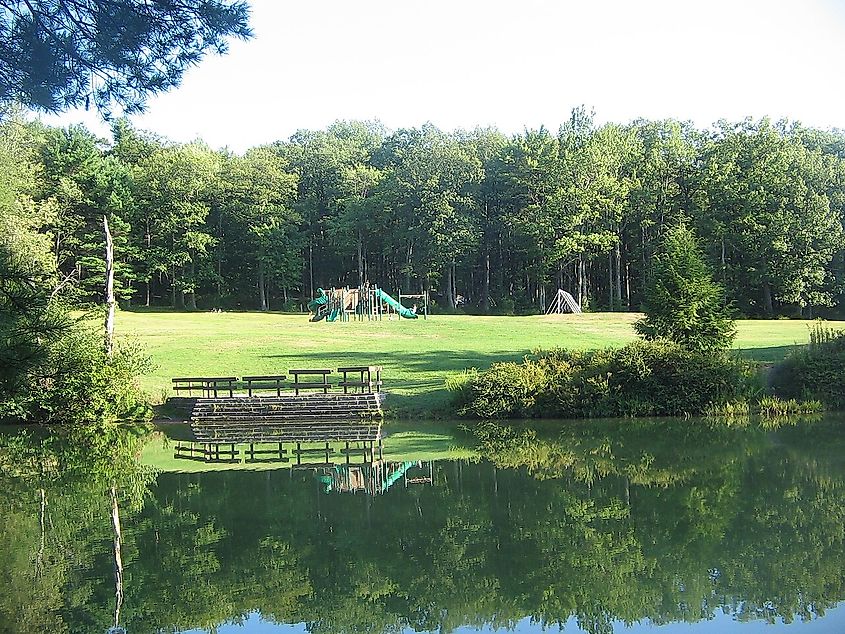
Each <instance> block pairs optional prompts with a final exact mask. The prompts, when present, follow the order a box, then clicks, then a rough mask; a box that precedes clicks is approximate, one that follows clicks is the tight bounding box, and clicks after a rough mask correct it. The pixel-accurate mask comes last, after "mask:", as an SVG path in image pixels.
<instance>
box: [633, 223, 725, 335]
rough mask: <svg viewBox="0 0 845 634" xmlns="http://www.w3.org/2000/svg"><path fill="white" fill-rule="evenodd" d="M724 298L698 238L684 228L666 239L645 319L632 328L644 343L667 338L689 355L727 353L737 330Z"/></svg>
mask: <svg viewBox="0 0 845 634" xmlns="http://www.w3.org/2000/svg"><path fill="white" fill-rule="evenodd" d="M723 297H724V293H723V291H722V287H721V286H720V285H719V284H717V283H716V282H715V281H713V276H712V273H711V271H710V267H709V266H708V265H707V263H706V262H705V261H704V257H703V255H702V253H701V250H700V248H699V246H698V242H697V241H696V237H695V233H694V232H693V231H692V230H691V229H689V228H688V227H687V226H686V225H684V224H683V223H681V224H679V225H676V226H674V227H671V228H670V229H668V230H667V231H666V233H665V235H664V236H663V240H662V241H661V243H660V246H659V248H658V252H657V253H656V254H655V256H654V259H653V261H652V270H651V277H650V279H649V280H648V282H647V284H646V289H645V297H644V302H643V311H644V312H645V317H644V318H642V319H641V320H639V321H638V322H637V323H636V324H635V325H634V326H635V328H636V330H637V333H639V335H640V336H641V337H643V338H645V339H649V340H652V339H668V340H670V341H674V342H676V343H679V344H681V345H682V346H684V347H686V348H689V349H691V350H719V349H724V348H727V347H728V346H729V345H730V343H731V341H733V338H734V335H735V334H736V330H735V328H734V324H733V320H732V319H731V318H730V316H729V315H728V311H727V308H726V306H725V305H724V301H723Z"/></svg>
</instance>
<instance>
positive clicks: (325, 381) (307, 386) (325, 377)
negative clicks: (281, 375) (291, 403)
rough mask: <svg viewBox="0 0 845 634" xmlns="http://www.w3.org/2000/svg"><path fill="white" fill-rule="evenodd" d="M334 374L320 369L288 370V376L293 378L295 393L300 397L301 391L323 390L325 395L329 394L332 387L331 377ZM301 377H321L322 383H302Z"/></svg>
mask: <svg viewBox="0 0 845 634" xmlns="http://www.w3.org/2000/svg"><path fill="white" fill-rule="evenodd" d="M331 373H332V371H331V370H328V369H326V368H318V369H311V370H302V369H300V370H288V374H290V375H292V376H293V391H294V394H296V395H297V396H299V390H314V389H317V390H320V389H321V390H323V394H328V393H329V390H330V389H331V387H332V386H331V385H330V384H329V375H330V374H331ZM301 376H306V377H307V376H319V377H320V378H322V381H300V380H299V377H301Z"/></svg>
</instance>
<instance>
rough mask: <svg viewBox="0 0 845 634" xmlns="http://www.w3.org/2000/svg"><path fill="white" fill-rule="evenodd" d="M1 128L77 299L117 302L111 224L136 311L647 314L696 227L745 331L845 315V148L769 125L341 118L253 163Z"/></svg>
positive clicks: (254, 154)
mask: <svg viewBox="0 0 845 634" xmlns="http://www.w3.org/2000/svg"><path fill="white" fill-rule="evenodd" d="M112 136H113V138H112V140H110V141H104V140H102V139H99V138H97V137H96V136H95V135H94V134H92V133H91V132H90V131H88V130H86V129H85V128H83V127H78V126H74V127H70V128H67V129H60V128H52V127H47V126H44V125H42V124H39V123H31V122H25V121H23V120H21V119H19V118H18V119H16V118H15V117H6V120H5V122H3V123H0V141H2V143H3V145H4V146H5V150H6V151H3V152H0V160H2V161H3V162H5V163H6V164H5V165H0V175H2V176H3V178H2V179H0V189H2V190H3V191H2V192H0V195H2V196H5V197H6V203H4V204H7V207H9V206H15V208H16V209H17V210H18V213H19V214H22V215H21V216H20V217H22V218H23V217H25V219H26V225H27V226H28V227H29V228H30V229H31V231H32V232H33V233H34V234H37V235H39V236H42V238H44V239H45V240H47V241H49V245H50V246H49V251H50V257H52V258H54V259H55V261H56V262H57V263H58V269H59V272H60V276H59V279H60V280H61V281H62V283H65V284H67V285H68V287H73V289H74V290H73V293H74V298H75V301H78V302H80V303H99V302H101V301H102V288H103V275H104V265H103V252H104V242H105V238H104V236H103V235H102V216H103V215H104V214H105V215H107V216H108V217H109V222H110V224H111V227H112V233H113V234H114V241H115V259H116V292H117V294H118V298H119V299H120V301H121V302H122V304H123V305H124V307H126V306H171V307H173V308H177V309H196V308H200V309H208V308H215V307H220V308H232V309H235V308H240V309H260V310H268V309H273V310H279V309H284V310H291V309H298V308H301V307H302V305H303V303H304V302H305V301H306V300H307V299H308V298H310V296H311V295H312V294H313V292H314V291H315V289H316V288H317V287H327V286H332V285H351V286H356V285H358V284H359V283H365V282H370V283H375V284H379V285H381V286H383V287H384V288H386V289H393V290H402V291H403V292H408V293H410V292H419V291H421V290H424V289H425V290H428V291H430V292H431V294H432V297H433V299H434V302H435V303H436V304H437V305H439V306H440V307H441V308H443V309H455V308H459V307H463V308H464V309H466V310H473V311H479V312H502V313H509V312H513V311H526V312H531V311H538V310H541V309H542V308H544V307H545V306H546V305H547V303H548V302H549V301H551V299H552V298H553V296H554V293H555V291H556V290H557V289H558V288H563V289H565V290H568V291H570V292H571V293H572V295H573V296H574V297H575V298H576V300H577V301H579V302H580V303H581V304H582V306H584V307H585V308H588V309H594V310H639V309H640V307H641V305H642V303H643V301H644V292H645V289H646V285H647V281H648V277H649V275H650V269H651V262H652V257H653V255H654V254H655V252H656V250H657V248H658V245H659V244H660V240H661V238H662V236H663V234H664V232H665V231H666V230H667V228H669V227H673V226H676V225H678V224H680V223H684V224H686V225H687V226H689V227H691V228H693V229H694V230H695V232H696V234H697V235H698V237H699V240H700V246H701V248H702V250H703V252H704V254H705V256H706V258H707V259H708V260H709V264H710V265H711V266H712V268H713V270H714V272H715V277H716V279H717V281H719V282H720V283H721V284H722V286H723V287H724V294H725V297H724V300H725V302H726V303H728V304H730V305H731V306H732V307H733V309H734V311H735V313H736V314H738V315H747V316H775V315H787V316H798V315H800V316H804V317H811V316H816V315H818V314H828V315H833V314H841V311H842V308H843V302H845V297H843V281H845V258H844V257H843V256H845V250H843V244H845V240H843V235H844V234H845V229H843V223H844V222H845V134H843V133H842V132H840V131H826V130H819V129H813V128H807V127H804V126H801V125H799V124H797V123H789V122H786V121H779V122H772V121H770V120H768V119H762V120H759V121H754V120H751V119H747V120H744V121H741V122H727V121H720V122H718V123H717V124H715V126H713V127H712V128H711V129H706V130H702V129H698V128H696V127H694V126H693V125H692V124H690V123H685V122H682V121H675V120H665V121H647V120H637V121H634V122H632V123H630V124H626V125H622V124H617V123H608V124H605V125H597V124H596V123H595V122H594V120H593V115H592V114H591V113H590V112H588V111H587V110H585V109H584V108H578V109H575V110H573V111H572V113H571V116H570V117H569V118H568V120H566V121H565V122H564V123H563V124H562V125H561V126H560V128H559V130H558V131H557V132H556V133H555V132H553V131H550V130H547V129H545V128H542V127H541V128H539V129H526V130H525V131H523V132H522V133H519V134H515V135H506V134H503V133H501V132H500V131H498V130H495V129H490V128H485V129H476V130H472V131H455V132H444V131H441V130H439V129H437V128H436V127H435V126H433V125H430V124H426V125H423V126H421V127H416V128H407V129H400V130H396V131H389V130H387V129H385V128H384V127H383V126H382V125H381V124H379V123H376V122H358V121H353V122H337V123H335V124H332V125H330V126H328V127H327V128H326V129H324V130H301V131H299V132H297V133H295V134H294V135H293V136H291V137H290V138H289V139H288V140H286V141H276V142H273V143H269V144H267V145H264V146H261V147H255V148H251V149H249V150H248V151H246V152H244V153H243V154H236V153H233V152H230V151H227V150H220V151H218V150H213V149H211V148H210V147H208V146H207V145H206V144H205V143H203V142H202V141H195V142H192V143H187V144H177V143H173V142H170V141H168V140H166V139H162V138H159V137H156V136H155V135H152V134H150V133H146V132H143V131H139V130H137V129H135V128H133V127H132V126H131V125H130V124H129V123H128V122H127V121H126V120H117V121H115V122H114V123H113V125H112Z"/></svg>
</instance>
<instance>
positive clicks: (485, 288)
mask: <svg viewBox="0 0 845 634" xmlns="http://www.w3.org/2000/svg"><path fill="white" fill-rule="evenodd" d="M481 292H482V301H481V306H482V307H483V308H484V312H485V313H489V312H490V251H489V249H488V250H487V252H486V253H485V254H484V283H483V284H482V287H481Z"/></svg>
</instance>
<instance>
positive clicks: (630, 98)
mask: <svg viewBox="0 0 845 634" xmlns="http://www.w3.org/2000/svg"><path fill="white" fill-rule="evenodd" d="M249 4H250V6H251V7H252V17H251V24H252V27H253V29H254V32H255V37H254V38H253V39H251V40H249V41H246V42H241V41H234V42H232V43H231V45H230V50H229V53H228V54H227V55H226V56H223V57H220V56H206V57H205V58H204V59H203V61H202V62H200V64H199V65H198V66H196V67H194V68H192V69H190V70H189V71H188V72H187V73H186V75H185V77H184V79H183V82H182V85H181V86H180V87H178V88H175V89H173V90H171V91H169V92H168V93H165V94H162V95H158V96H155V97H152V98H151V99H149V101H148V106H147V111H146V112H145V113H144V114H142V115H137V116H133V117H132V118H131V121H132V122H133V124H134V125H135V126H136V127H138V128H140V129H144V130H149V131H152V132H155V133H156V134H159V135H161V136H163V137H165V138H168V139H171V140H173V141H177V142H188V141H192V140H195V139H198V138H200V139H203V140H204V141H206V142H207V143H208V144H210V145H211V146H212V147H215V148H220V147H228V148H229V149H231V150H233V151H236V152H242V151H244V150H246V149H248V148H249V147H253V146H256V145H261V144H266V143H271V142H273V141H276V140H280V139H287V138H288V137H289V136H290V135H291V134H293V133H294V132H295V131H296V130H298V129H302V128H308V129H320V128H324V127H326V126H327V125H329V124H330V123H332V122H333V121H336V120H350V119H361V120H376V119H377V120H380V121H381V122H382V123H384V124H385V125H386V126H387V127H388V128H390V129H396V128H400V127H410V126H418V125H421V124H423V123H426V122H432V123H434V124H435V125H437V126H438V127H440V128H441V129H443V130H455V129H458V128H463V129H471V128H474V127H477V126H481V127H487V126H494V127H497V128H499V129H500V130H502V131H503V132H505V133H515V132H520V131H522V130H523V129H525V128H526V127H527V128H536V127H539V126H540V125H545V126H546V127H547V128H550V129H552V130H557V128H558V126H559V125H560V123H561V122H562V121H564V120H566V119H567V118H568V115H569V112H570V111H571V109H572V108H573V107H576V106H578V105H581V104H584V105H586V106H587V107H588V108H591V109H593V110H594V111H595V113H596V121H597V122H598V123H604V122H607V121H615V122H619V123H625V122H628V121H631V120H632V119H636V118H639V117H642V118H647V119H662V118H669V117H671V118H676V119H681V120H690V121H693V122H694V123H695V124H696V125H698V126H699V127H707V126H709V125H711V124H712V123H714V122H715V121H717V120H719V119H722V118H724V119H728V120H740V119H743V118H745V117H747V116H750V117H753V118H760V117H763V116H769V117H771V118H773V119H779V118H788V119H790V120H797V121H800V122H802V123H804V124H805V125H811V126H817V127H822V128H829V127H838V128H845V108H843V104H845V82H843V76H842V74H843V68H845V64H843V62H845V0H790V1H787V0H701V1H691V0H557V1H553V0H509V1H506V2H505V1H500V0H310V1H303V0H301V1H299V2H291V1H289V0H249ZM42 119H43V120H44V121H45V122H46V123H49V124H51V125H69V124H71V123H79V122H81V123H85V124H86V125H87V126H88V127H89V128H90V129H92V130H94V131H95V132H98V133H100V134H102V135H103V136H108V128H107V126H104V125H103V124H102V122H100V121H99V120H98V117H97V114H96V113H95V112H79V111H75V112H69V113H65V114H64V115H61V116H43V117H42Z"/></svg>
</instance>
